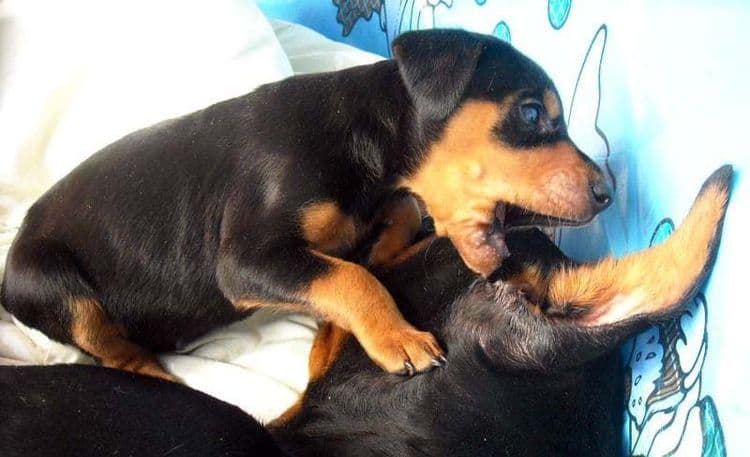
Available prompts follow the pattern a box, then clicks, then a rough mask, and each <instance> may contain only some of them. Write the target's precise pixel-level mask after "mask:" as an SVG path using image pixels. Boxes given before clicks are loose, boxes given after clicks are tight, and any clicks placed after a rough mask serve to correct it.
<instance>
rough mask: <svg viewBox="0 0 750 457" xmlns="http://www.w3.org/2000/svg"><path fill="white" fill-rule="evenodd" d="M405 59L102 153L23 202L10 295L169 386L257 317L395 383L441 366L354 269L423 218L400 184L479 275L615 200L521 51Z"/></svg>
mask: <svg viewBox="0 0 750 457" xmlns="http://www.w3.org/2000/svg"><path fill="white" fill-rule="evenodd" d="M394 55H395V56H396V58H395V60H388V61H384V62H380V63H376V64H373V65H368V66H362V67H357V68H352V69H349V70H345V71H340V72H335V73H325V74H317V75H308V76H300V77H293V78H289V79H286V80H284V81H281V82H278V83H274V84H269V85H266V86H263V87H261V88H259V89H258V90H256V91H255V92H253V93H251V94H248V95H245V96H242V97H238V98H235V99H232V100H227V101H225V102H222V103H218V104H216V105H213V106H211V107H209V108H206V109H204V110H202V111H199V112H196V113H193V114H190V115H187V116H184V117H182V118H178V119H173V120H169V121H165V122H163V123H160V124H158V125H155V126H153V127H150V128H147V129H144V130H141V131H138V132H136V133H133V134H131V135H128V136H126V137H124V138H122V139H121V140H119V141H117V142H115V143H113V144H111V145H109V146H107V147H106V148H104V149H103V150H101V151H99V152H98V153H96V154H94V155H93V156H92V157H90V158H89V159H88V160H86V161H85V162H84V163H82V164H81V165H80V166H79V167H78V168H76V169H75V170H74V171H73V172H71V173H70V174H69V175H68V176H67V177H65V178H64V179H63V180H61V181H60V182H59V183H57V184H56V185H55V186H54V187H53V188H52V189H50V190H49V191H48V192H47V193H46V194H45V195H44V196H42V197H41V198H40V199H39V200H38V201H37V202H36V203H35V204H34V205H33V206H32V207H31V209H30V210H29V212H28V215H27V216H26V219H25V221H24V224H23V226H22V227H21V230H20V231H19V234H18V236H17V238H16V240H15V242H14V243H13V245H12V247H11V249H10V252H9V255H8V260H7V266H6V269H5V277H4V281H3V284H2V291H1V293H0V300H1V301H2V303H3V304H4V305H5V306H6V307H7V309H8V311H10V312H11V313H13V314H14V315H15V316H16V317H17V318H18V319H20V320H21V321H22V322H24V323H25V324H27V325H30V326H32V327H35V328H37V329H39V330H41V331H43V332H44V333H46V334H47V335H48V336H50V337H52V338H54V339H56V340H59V341H63V342H68V343H73V344H75V345H77V346H78V347H79V348H81V349H83V350H84V351H86V352H87V353H89V354H91V355H92V356H94V357H96V358H97V359H99V360H100V361H101V363H102V364H103V365H105V366H109V367H118V368H122V369H126V370H130V371H134V372H139V373H145V374H150V375H153V376H160V377H164V378H169V377H170V376H169V375H168V374H167V373H165V372H164V371H163V369H162V368H161V367H159V365H158V363H157V362H156V359H155V358H154V357H153V355H152V351H163V350H168V349H171V348H174V347H175V346H176V345H179V344H181V343H183V342H186V341H189V340H191V339H194V338H196V337H197V336H199V335H201V334H203V333H205V332H207V331H209V330H211V329H214V328H216V327H218V326H221V325H224V324H226V323H228V322H231V321H234V320H237V319H239V318H241V317H243V316H245V315H247V313H249V312H251V311H252V310H254V309H256V308H258V307H261V306H277V307H286V308H293V309H298V310H305V311H308V312H310V313H314V314H316V315H317V316H319V317H320V318H322V319H326V320H329V321H332V322H333V323H335V324H336V325H337V326H338V327H340V328H343V329H346V330H348V331H350V332H352V333H353V334H354V335H355V336H356V338H357V339H358V340H359V342H360V343H361V344H362V346H363V347H364V348H365V351H366V352H367V354H368V355H369V356H370V357H371V358H372V359H373V360H374V361H375V362H376V363H377V364H378V365H380V366H381V367H383V368H385V369H386V370H388V371H390V372H406V373H413V372H421V371H425V370H428V369H430V368H431V367H432V366H434V365H439V364H440V363H441V361H442V360H443V352H442V350H441V348H440V347H439V345H438V343H437V342H436V341H435V339H434V338H433V336H432V335H431V334H429V333H426V332H420V331H417V330H416V329H415V328H414V327H412V326H411V325H410V324H409V323H407V322H406V320H404V318H403V316H402V315H401V314H400V313H399V311H398V308H397V307H396V304H395V303H394V300H393V298H392V297H391V295H390V294H389V293H388V291H387V290H386V289H385V288H384V287H383V286H382V285H381V284H380V283H379V282H378V281H377V279H375V277H374V276H373V275H372V274H370V273H369V272H368V271H367V270H366V269H365V268H363V267H362V266H360V265H357V264H355V263H353V262H351V261H347V260H346V259H347V257H348V256H349V254H351V252H352V251H353V249H354V248H355V247H356V246H358V245H359V244H360V242H362V241H363V240H367V239H368V237H370V236H372V235H371V234H372V233H373V231H375V232H374V233H377V230H376V229H377V228H378V227H377V226H378V225H379V224H380V225H389V224H390V222H391V220H390V219H391V210H393V211H396V212H397V213H399V212H403V211H404V207H406V206H409V203H408V202H403V201H402V200H401V199H399V198H398V196H396V197H394V190H396V189H397V188H399V187H408V188H410V189H411V190H412V191H413V192H415V193H416V194H418V195H419V197H421V199H422V200H423V201H424V205H425V206H426V209H427V211H428V212H429V213H430V214H431V215H432V216H433V218H434V220H435V227H436V230H437V233H438V234H439V235H446V236H448V237H449V238H450V239H451V240H452V241H453V243H454V244H455V246H456V247H457V249H458V252H459V253H460V254H461V257H462V258H463V260H464V261H465V263H466V264H467V265H468V266H469V268H471V269H472V270H474V271H476V272H478V273H480V274H482V275H485V276H486V275H488V274H489V273H491V272H492V271H494V270H495V269H496V268H497V266H498V265H499V264H500V263H501V260H502V258H503V256H505V255H507V248H506V246H505V243H504V241H503V236H504V235H503V230H504V228H506V227H511V226H518V225H524V224H527V223H528V222H529V221H530V220H536V221H540V220H545V221H548V222H549V223H566V224H581V223H585V222H587V221H589V220H590V219H591V218H592V217H594V215H595V214H596V213H598V212H599V211H601V210H602V209H604V208H605V207H606V206H607V204H608V203H609V200H610V196H609V190H608V188H607V185H606V184H605V182H604V179H603V175H602V173H601V171H600V170H599V168H597V167H596V165H594V164H593V163H592V162H591V161H590V160H588V159H587V158H586V157H585V156H584V155H583V154H582V153H581V152H580V151H579V150H578V149H577V148H576V147H575V145H574V144H573V143H572V142H571V140H570V139H569V137H568V134H567V131H566V127H565V123H564V120H563V116H562V109H561V105H560V100H559V97H558V95H557V92H556V90H555V87H554V85H553V83H552V82H551V81H550V79H549V78H548V77H547V75H546V74H545V73H544V72H543V71H542V69H541V68H539V67H538V66H537V65H536V64H535V63H533V62H532V61H531V60H529V59H528V58H527V57H525V56H523V55H522V54H520V53H519V52H518V51H516V50H515V49H513V48H512V47H511V46H510V45H508V44H507V43H504V42H503V41H500V40H498V39H496V38H493V37H490V36H484V35H477V34H471V33H467V32H462V31H446V30H432V31H424V32H413V33H407V34H404V35H402V36H401V37H400V38H398V39H397V40H396V41H395V44H394ZM467 183H471V185H468V184H467ZM394 207H395V209H393V208H394ZM383 208H385V209H383ZM413 209H414V212H416V209H415V208H413ZM540 215H543V216H546V217H545V218H540V217H539V216H540ZM403 220H404V221H405V223H406V225H405V226H397V225H395V226H394V225H391V226H390V227H387V229H389V230H392V231H395V232H397V233H399V234H401V236H402V237H407V235H408V234H409V233H412V234H413V232H414V231H415V230H416V229H418V227H419V216H418V215H416V216H413V217H410V218H404V219H403Z"/></svg>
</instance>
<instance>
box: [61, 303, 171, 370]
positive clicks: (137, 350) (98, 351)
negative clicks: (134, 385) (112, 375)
mask: <svg viewBox="0 0 750 457" xmlns="http://www.w3.org/2000/svg"><path fill="white" fill-rule="evenodd" d="M68 306H69V308H70V311H71V315H72V325H71V328H70V332H71V335H72V339H73V342H75V344H76V345H77V346H78V347H80V348H81V349H83V350H84V351H85V352H87V353H89V354H91V355H92V356H94V357H95V358H97V359H99V361H100V363H101V364H102V365H103V366H105V367H109V368H118V369H120V370H125V371H130V372H133V373H139V374H143V375H147V376H153V377H155V378H161V379H165V380H167V381H174V382H177V379H176V378H175V377H174V376H172V375H170V374H169V373H167V372H166V371H165V370H164V368H162V367H161V365H159V362H158V361H157V359H156V357H155V356H154V354H152V353H151V352H149V351H147V350H146V349H144V348H142V347H140V346H138V345H136V344H135V343H133V342H131V341H129V340H128V339H127V336H126V335H125V331H124V330H123V328H122V327H121V326H119V325H117V324H115V323H114V322H112V321H111V320H110V319H109V317H108V316H107V314H106V313H105V312H104V310H103V309H102V306H101V304H99V302H98V301H96V300H94V299H92V298H83V297H79V298H72V299H69V300H68Z"/></svg>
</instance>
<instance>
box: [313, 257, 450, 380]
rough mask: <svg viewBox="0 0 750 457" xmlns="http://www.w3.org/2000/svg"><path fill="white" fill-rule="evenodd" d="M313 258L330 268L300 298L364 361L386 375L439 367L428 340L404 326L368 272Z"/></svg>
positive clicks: (438, 352)
mask: <svg viewBox="0 0 750 457" xmlns="http://www.w3.org/2000/svg"><path fill="white" fill-rule="evenodd" d="M316 255H317V256H319V257H320V258H321V259H323V260H324V261H326V262H328V263H329V265H330V268H329V270H328V271H327V272H326V273H325V274H324V275H322V276H321V277H320V278H317V279H315V280H313V282H312V283H311V284H310V287H309V289H308V291H307V294H306V298H307V300H308V301H309V303H310V304H311V305H312V306H313V307H314V308H315V309H316V310H317V312H318V313H320V314H321V315H322V316H323V317H325V318H326V319H327V320H330V321H332V322H333V323H335V324H336V325H338V326H339V327H341V328H343V329H344V330H348V331H351V332H352V333H353V334H354V336H355V337H356V338H357V340H359V343H360V344H361V345H362V347H363V348H364V349H365V351H366V352H367V354H368V355H369V356H370V358H372V359H373V361H375V363H377V364H378V365H380V366H381V367H382V368H384V369H385V370H387V371H390V372H393V373H406V374H413V373H414V372H422V371H427V370H429V369H431V368H432V367H434V366H436V365H440V363H441V358H442V357H443V352H442V350H441V349H440V346H439V345H438V343H437V341H436V340H435V338H434V337H433V336H432V334H430V333H428V332H421V331H418V330H416V329H415V328H414V327H412V326H411V325H410V324H409V323H408V322H406V320H405V319H404V318H403V316H402V315H401V313H400V312H399V310H398V308H397V307H396V303H395V302H394V301H393V298H392V297H391V295H390V294H389V293H388V291H387V290H386V289H385V287H383V285H382V284H380V282H379V281H378V280H377V279H376V278H375V277H374V276H373V275H372V274H370V272H368V271H367V270H366V269H365V268H363V267H361V266H360V265H357V264H354V263H351V262H347V261H344V260H341V259H337V258H335V257H330V256H327V255H325V254H320V253H316Z"/></svg>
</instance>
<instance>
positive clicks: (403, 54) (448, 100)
mask: <svg viewBox="0 0 750 457" xmlns="http://www.w3.org/2000/svg"><path fill="white" fill-rule="evenodd" d="M485 46H486V41H485V40H484V39H482V37H481V36H480V35H476V34H472V33H469V32H465V31H462V30H425V31H417V32H407V33H404V34H403V35H401V36H399V37H398V38H396V40H395V41H394V42H393V55H394V56H395V58H396V61H397V62H398V67H399V70H400V71H401V77H402V78H403V80H404V84H405V85H406V88H407V90H408V91H409V94H410V95H411V97H412V100H413V101H414V104H415V105H416V107H417V110H418V111H419V114H420V115H421V116H423V117H426V118H430V119H444V118H445V117H447V116H448V115H449V114H450V113H451V112H452V111H453V110H454V109H455V108H456V106H457V105H458V103H459V102H460V101H461V97H462V95H463V93H464V91H465V90H466V88H467V86H468V84H469V81H471V78H472V76H473V74H474V70H475V69H476V67H477V62H478V60H479V56H480V55H481V54H482V51H483V50H484V48H485Z"/></svg>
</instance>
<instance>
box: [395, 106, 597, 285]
mask: <svg viewBox="0 0 750 457" xmlns="http://www.w3.org/2000/svg"><path fill="white" fill-rule="evenodd" d="M509 104H510V102H508V103H506V104H505V105H498V104H496V103H492V102H488V101H471V102H467V103H466V104H464V105H463V106H462V107H461V108H460V109H459V110H458V111H457V112H456V113H455V114H454V115H453V116H452V117H451V118H450V119H449V121H448V125H447V126H446V128H445V131H444V132H443V135H442V137H441V138H439V139H438V140H437V141H436V142H435V143H433V144H432V145H431V147H430V149H429V152H428V154H427V158H426V160H425V162H424V163H423V164H422V166H421V167H420V168H419V169H418V170H417V171H416V172H415V173H414V174H413V175H412V176H409V177H408V178H406V179H405V180H404V181H403V183H402V184H403V185H405V186H406V187H409V188H410V189H411V190H413V191H414V192H416V193H417V194H418V195H419V196H420V197H421V198H422V199H423V200H424V202H425V206H426V207H427V211H428V212H429V214H431V215H432V216H433V218H434V219H435V228H436V230H437V233H438V234H439V235H447V236H448V237H450V238H451V240H452V241H453V242H454V244H455V245H456V247H457V248H458V250H459V253H460V254H461V257H462V258H463V259H464V262H466V264H467V266H469V267H470V268H472V269H473V270H474V271H477V272H479V273H481V274H485V275H486V274H489V273H490V272H491V271H492V270H494V269H495V268H496V267H497V266H498V265H499V262H500V259H498V258H497V253H495V252H494V251H492V250H487V249H485V248H486V247H488V246H487V244H486V243H485V239H484V237H485V235H486V233H487V232H488V230H489V227H490V223H491V222H492V219H493V215H494V209H495V204H496V203H497V202H505V203H511V204H513V205H516V206H520V207H523V208H527V209H529V210H531V211H534V212H537V213H541V214H547V215H550V216H555V217H561V218H565V219H572V220H576V221H586V220H588V219H590V218H591V217H593V215H594V214H595V213H596V208H595V207H594V205H593V202H592V201H591V190H590V182H591V181H592V179H593V178H595V177H596V174H597V172H596V171H595V170H594V169H592V168H591V167H590V166H589V165H588V163H587V162H586V161H585V160H584V158H583V157H582V156H581V155H580V153H579V152H578V151H577V149H576V148H575V146H574V145H573V144H572V143H570V142H567V141H563V142H559V143H555V144H552V145H547V146H540V147H537V148H533V149H526V150H523V151H519V150H516V149H514V148H512V147H510V146H508V145H505V144H503V143H502V142H501V141H500V140H499V139H498V138H497V137H496V135H495V134H494V132H493V129H494V128H495V126H497V125H499V124H500V123H501V121H502V119H503V118H504V117H505V116H506V115H507V111H508V109H509Z"/></svg>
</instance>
